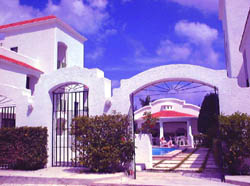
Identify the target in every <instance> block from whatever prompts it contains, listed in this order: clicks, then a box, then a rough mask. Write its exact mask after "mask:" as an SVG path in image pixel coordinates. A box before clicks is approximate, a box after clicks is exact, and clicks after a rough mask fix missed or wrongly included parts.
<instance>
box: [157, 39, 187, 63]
mask: <svg viewBox="0 0 250 186" xmlns="http://www.w3.org/2000/svg"><path fill="white" fill-rule="evenodd" d="M156 53H157V54H158V56H162V57H167V58H168V60H174V61H178V60H186V59H187V58H188V57H189V56H190V54H191V51H190V47H189V46H188V44H182V45H180V44H175V43H173V42H171V41H170V40H163V41H161V43H160V47H159V48H158V49H157V50H156Z"/></svg>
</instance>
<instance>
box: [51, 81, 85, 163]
mask: <svg viewBox="0 0 250 186" xmlns="http://www.w3.org/2000/svg"><path fill="white" fill-rule="evenodd" d="M78 116H88V88H87V87H86V86H84V85H82V84H68V85H64V86H62V87H59V88H58V89H56V90H55V91H54V92H53V122H52V131H53V132H52V149H53V150H52V166H78V164H77V163H72V159H75V158H77V155H78V154H77V152H76V151H74V152H73V150H72V145H73V142H74V141H75V137H74V136H73V135H71V125H72V120H73V118H75V117H78Z"/></svg>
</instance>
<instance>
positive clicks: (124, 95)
mask: <svg viewBox="0 0 250 186" xmlns="http://www.w3.org/2000/svg"><path fill="white" fill-rule="evenodd" d="M179 80H182V81H190V82H196V83H202V84H205V85H207V86H210V87H215V88H216V89H217V90H218V95H219V100H220V111H221V112H222V113H225V114H231V113H233V112H235V111H241V112H247V108H245V107H244V106H242V105H246V104H245V102H246V101H248V96H249V95H248V91H249V88H246V89H242V88H240V87H239V86H238V85H237V79H233V78H228V77H227V72H226V70H213V69H210V68H205V67H201V66H196V65H187V64H174V65H165V66H159V67H155V68H152V69H149V70H147V71H144V72H142V73H139V74H137V75H135V76H133V77H132V78H130V79H125V80H121V86H120V88H116V89H114V92H113V97H112V107H111V109H110V111H112V110H115V111H117V112H121V113H124V114H127V113H128V112H129V109H130V106H131V104H129V103H130V102H131V98H132V96H133V94H135V93H137V92H139V91H140V90H142V89H143V88H145V87H147V86H150V85H153V84H156V83H158V82H163V81H179ZM236 92H237V94H236ZM249 102H250V101H249ZM243 103H244V104H243Z"/></svg>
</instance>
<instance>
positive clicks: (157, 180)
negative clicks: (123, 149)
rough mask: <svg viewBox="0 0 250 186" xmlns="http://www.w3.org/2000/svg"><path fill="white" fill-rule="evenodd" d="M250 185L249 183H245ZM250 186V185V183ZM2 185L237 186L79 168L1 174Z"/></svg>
mask: <svg viewBox="0 0 250 186" xmlns="http://www.w3.org/2000/svg"><path fill="white" fill-rule="evenodd" d="M244 179H245V181H246V180H250V176H249V177H238V178H235V180H240V181H242V180H244ZM245 183H246V182H245ZM249 184H250V181H249ZM0 185H3V186H23V185H25V186H34V185H36V186H47V185H50V186H52V185H54V186H62V185H70V186H78V185H87V186H98V185H100V186H108V185H109V186H111V185H113V186H116V185H148V186H149V185H151V186H153V185H154V186H156V185H164V186H166V185H167V186H183V185H193V186H196V185H197V186H198V185H199V186H201V185H209V186H210V185H211V186H213V185H214V186H219V185H234V184H229V183H221V182H218V181H217V180H212V179H203V178H201V177H199V176H198V175H196V176H193V175H187V174H186V175H183V173H181V172H171V173H166V172H144V171H143V172H137V179H136V180H134V179H130V178H128V177H126V176H125V175H124V174H123V173H115V174H92V173H84V172H81V170H80V169H76V168H62V167H53V168H47V169H42V170H37V171H12V170H0Z"/></svg>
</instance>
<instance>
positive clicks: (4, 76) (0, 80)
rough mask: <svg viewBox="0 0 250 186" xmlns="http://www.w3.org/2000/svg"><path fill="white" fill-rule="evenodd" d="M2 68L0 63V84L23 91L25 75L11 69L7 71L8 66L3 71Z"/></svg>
mask: <svg viewBox="0 0 250 186" xmlns="http://www.w3.org/2000/svg"><path fill="white" fill-rule="evenodd" d="M3 66H4V65H3V64H2V63H0V84H8V85H11V86H13V87H18V88H23V89H25V85H26V74H23V73H18V72H15V71H13V70H12V69H10V70H9V69H8V68H9V66H7V67H6V68H5V69H3ZM5 66H6V65H5Z"/></svg>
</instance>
